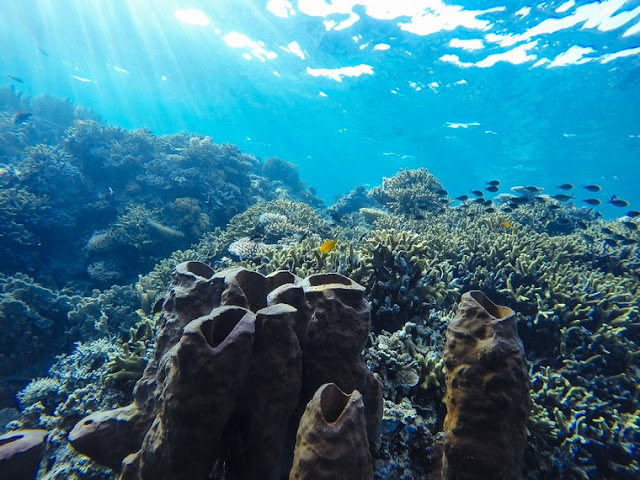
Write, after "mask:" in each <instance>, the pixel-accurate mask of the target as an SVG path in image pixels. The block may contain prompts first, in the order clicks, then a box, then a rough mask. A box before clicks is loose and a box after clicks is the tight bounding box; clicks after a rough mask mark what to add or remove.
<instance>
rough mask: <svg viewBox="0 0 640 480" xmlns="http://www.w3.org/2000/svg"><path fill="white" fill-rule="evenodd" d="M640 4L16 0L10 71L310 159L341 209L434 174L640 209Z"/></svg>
mask: <svg viewBox="0 0 640 480" xmlns="http://www.w3.org/2000/svg"><path fill="white" fill-rule="evenodd" d="M638 6H639V5H638V3H637V2H635V1H633V0H627V1H622V0H616V1H613V0H607V1H602V2H597V1H594V2H568V1H567V2H559V1H558V2H544V3H540V4H534V3H531V4H529V3H527V2H499V1H498V2H488V3H487V2H457V3H455V2H454V3H446V2H440V1H438V2H435V1H434V2H426V1H425V2H420V1H403V2H398V4H397V5H395V4H391V3H389V2H383V1H371V2H369V1H366V2H323V1H303V2H300V3H299V4H296V2H293V3H290V2H287V1H269V2H259V1H254V2H244V1H241V2H210V1H203V2H198V1H194V2H188V3H185V2H178V1H163V2H161V3H160V4H159V3H158V2H152V1H146V0H141V1H136V2H133V1H117V2H109V3H102V2H84V1H65V2H63V3H62V4H61V3H58V2H54V1H33V0H29V1H28V2H26V3H25V2H22V1H15V2H14V1H11V0H7V1H6V2H5V3H4V5H3V10H4V13H3V15H2V17H1V18H0V22H2V24H1V26H2V29H1V31H2V33H1V34H0V35H2V37H1V41H2V45H3V46H4V48H3V54H2V66H3V71H4V72H5V73H9V74H12V75H15V76H18V77H20V78H22V79H24V80H25V84H24V85H20V87H21V91H24V92H25V93H27V94H30V95H39V94H43V93H46V94H50V95H54V96H58V97H62V98H69V99H71V100H72V101H73V102H74V103H78V104H81V105H83V106H85V107H87V108H91V109H93V110H94V111H96V112H97V113H99V114H100V115H101V116H102V118H104V119H105V121H106V122H108V123H112V124H116V125H120V126H123V127H125V128H139V127H142V126H145V127H148V128H150V129H151V130H152V131H153V132H155V133H157V134H164V133H174V132H177V131H189V132H196V133H202V134H206V135H210V136H212V137H213V138H214V139H215V140H216V141H218V142H229V143H233V144H235V145H238V146H239V147H240V148H241V149H242V150H243V151H245V152H247V153H250V154H253V155H257V156H260V157H269V156H278V157H280V158H283V159H285V160H288V161H291V162H294V163H295V164H296V165H298V166H299V167H300V172H301V175H302V178H303V179H304V180H306V181H308V182H310V183H311V184H313V185H314V186H315V188H317V190H318V192H319V194H320V196H321V197H322V198H324V199H326V200H328V201H331V200H333V198H334V197H335V196H337V195H341V194H343V193H345V192H346V191H348V190H350V189H351V188H352V187H353V186H354V185H357V184H368V185H372V186H373V185H377V184H378V183H379V181H380V178H381V177H382V176H389V175H392V174H393V173H394V172H395V171H397V170H398V169H399V168H418V167H427V168H429V169H430V170H431V171H432V172H434V173H435V174H436V175H437V176H438V177H439V178H440V179H441V180H442V181H443V182H444V184H445V187H446V188H447V189H449V190H451V191H452V192H463V191H466V190H468V189H469V188H472V187H474V186H477V185H481V184H482V182H483V181H484V180H486V179H490V178H493V177H498V178H502V179H504V180H505V181H506V182H507V183H509V184H512V185H521V184H526V185H528V184H535V185H538V184H539V185H541V186H544V187H546V188H551V187H553V186H554V185H555V184H557V183H558V182H561V183H564V182H566V181H571V182H573V183H577V184H586V183H602V184H603V187H605V191H606V193H607V194H619V195H621V196H622V197H624V198H629V200H630V201H631V200H633V201H634V202H635V203H638V202H640V198H638V196H637V195H638V194H637V191H636V189H635V185H634V184H635V182H634V179H635V178H637V177H638V165H639V164H640V162H639V160H640V159H639V157H638V155H639V153H638V152H639V151H640V149H639V148H638V142H640V137H639V135H640V131H638V124H639V122H638V115H639V114H638V110H639V109H638V108H637V107H636V106H637V105H638V104H639V103H640V100H639V98H638V95H640V93H639V92H640V88H639V86H638V82H639V81H640V80H638V79H639V78H640V75H638V58H639V57H638V55H639V51H638V48H639V47H638V11H637V10H636V9H637V8H638ZM341 69H345V70H341ZM4 81H5V82H8V79H7V78H6V77H5V78H4ZM569 172H570V173H571V175H567V174H568V173H569ZM610 213H611V214H612V215H613V214H615V213H616V212H615V211H611V212H610Z"/></svg>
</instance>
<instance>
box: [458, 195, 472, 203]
mask: <svg viewBox="0 0 640 480" xmlns="http://www.w3.org/2000/svg"><path fill="white" fill-rule="evenodd" d="M456 200H460V201H461V202H466V201H467V200H469V197H468V196H467V195H460V196H459V197H456Z"/></svg>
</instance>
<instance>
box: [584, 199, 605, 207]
mask: <svg viewBox="0 0 640 480" xmlns="http://www.w3.org/2000/svg"><path fill="white" fill-rule="evenodd" d="M583 202H585V203H588V204H589V205H594V206H595V205H600V204H601V203H602V202H601V201H600V200H598V199H597V198H587V199H586V200H583Z"/></svg>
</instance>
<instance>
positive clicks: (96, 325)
mask: <svg viewBox="0 0 640 480" xmlns="http://www.w3.org/2000/svg"><path fill="white" fill-rule="evenodd" d="M639 178H640V1H638V0H602V1H597V0H592V1H591V0H586V1H574V0H567V1H548V2H542V3H537V2H525V1H506V0H502V1H500V0H490V1H482V2H480V1H472V0H460V1H448V0H447V1H442V0H398V1H384V0H361V1H357V0H353V1H352V0H299V1H288V0H268V1H267V0H264V1H255V0H234V1H227V2H222V1H218V0H206V1H205V0H193V1H189V2H186V1H182V0H2V8H1V9H0V325H2V328H3V331H4V332H5V338H4V339H3V340H1V341H0V433H5V432H7V435H9V436H10V435H11V432H15V431H18V430H20V431H23V430H36V429H42V430H46V431H47V432H49V434H48V437H47V439H46V440H42V439H41V440H42V445H44V446H43V447H42V448H43V451H42V452H41V455H39V456H38V455H36V459H37V462H36V463H34V464H33V465H31V466H26V467H25V466H22V467H20V468H21V469H22V470H21V471H20V473H19V474H18V473H7V472H9V470H3V469H6V468H10V467H7V466H5V465H9V464H8V463H7V464H5V465H3V464H2V463H0V479H4V478H5V476H6V478H16V479H18V478H20V479H22V478H39V479H63V478H91V479H94V478H118V473H117V469H118V467H119V465H120V461H121V460H122V458H124V455H122V458H120V457H119V456H118V455H119V453H118V454H116V455H115V457H116V460H113V459H111V462H110V461H108V460H107V461H105V459H104V456H102V457H101V456H100V454H99V452H101V451H104V450H106V449H107V447H106V446H105V445H109V444H110V443H109V442H111V443H113V442H116V443H117V442H118V441H119V440H121V439H115V440H114V438H116V437H113V438H111V437H109V438H108V439H107V440H108V441H103V442H104V443H100V441H99V442H97V445H98V448H97V452H98V454H96V449H95V444H94V447H89V448H87V447H86V446H83V445H82V444H81V442H80V443H77V442H76V443H75V444H74V447H75V449H74V448H73V447H72V446H71V445H70V443H69V433H70V432H71V431H72V429H73V427H74V425H76V424H78V425H79V423H78V422H81V421H82V419H83V418H84V417H85V416H86V415H89V414H92V413H95V412H100V411H110V410H112V409H114V408H119V407H122V406H125V405H127V404H129V403H131V402H132V401H134V400H135V401H137V402H140V401H141V400H140V397H137V398H136V397H134V394H133V391H134V386H135V385H136V382H138V380H140V378H141V377H142V375H143V371H144V369H145V368H146V367H147V366H153V365H154V361H155V360H156V355H157V356H158V358H157V360H159V359H160V353H158V351H157V350H156V338H157V335H161V334H162V325H163V322H165V319H166V318H169V317H170V312H169V307H167V306H166V305H165V307H163V301H164V300H165V299H166V298H169V297H170V295H171V294H172V293H171V292H175V289H174V290H172V288H174V287H175V283H174V284H172V283H171V282H172V276H171V272H172V271H173V270H174V268H175V267H176V265H178V264H180V263H182V262H185V261H199V262H204V263H206V264H208V265H210V266H211V267H212V269H213V271H215V272H220V271H222V270H224V269H225V268H229V267H237V266H242V267H245V268H248V269H250V270H256V271H258V272H259V273H261V274H263V275H267V274H270V273H273V272H274V271H276V270H280V269H282V270H289V271H291V272H293V273H294V274H295V275H297V276H298V277H299V279H298V280H296V282H298V283H299V282H301V279H303V278H305V277H307V276H309V275H313V274H320V273H328V272H337V273H340V274H342V275H344V276H346V277H350V278H351V279H352V280H353V281H355V282H357V283H359V284H361V285H362V286H363V287H364V290H363V292H364V293H362V295H363V297H362V298H363V299H364V300H366V302H367V305H368V308H369V310H370V312H371V322H370V325H367V328H369V329H370V332H371V333H370V335H369V337H368V339H364V337H363V340H362V341H363V342H365V340H366V344H364V347H363V352H362V359H363V360H362V361H364V362H366V365H367V367H368V369H369V370H370V371H371V372H375V373H376V374H378V375H379V376H380V378H381V382H382V383H381V389H382V396H383V398H384V405H383V407H384V408H383V409H382V419H381V423H380V425H381V427H380V434H379V437H378V438H376V439H372V438H369V442H370V445H369V447H370V448H369V449H368V450H369V451H370V455H371V457H370V460H368V461H369V462H370V463H371V465H372V474H373V475H374V477H375V478H380V479H382V478H389V479H396V478H397V479H401V478H402V479H405V478H406V479H419V478H439V475H440V474H441V472H442V475H443V477H442V478H446V475H447V474H446V471H445V470H446V469H445V470H442V466H441V459H442V442H443V439H444V438H447V439H448V438H449V437H448V436H447V435H449V433H447V432H445V430H446V424H445V423H444V418H445V415H446V414H447V408H446V406H447V404H446V402H445V400H446V398H447V388H446V386H447V385H450V383H449V381H450V377H448V376H447V375H448V373H447V369H446V368H445V366H444V364H445V361H444V359H445V357H446V355H447V354H446V352H447V351H448V350H447V348H448V347H447V346H445V343H446V338H447V326H448V324H449V323H450V322H451V321H453V319H454V318H455V317H456V311H457V307H458V305H459V304H460V301H461V295H462V294H463V293H464V292H466V291H469V290H481V291H482V292H483V293H484V294H485V295H487V297H489V298H490V299H491V300H493V301H494V302H495V303H497V304H499V305H505V306H508V307H509V308H511V309H513V310H514V311H515V312H516V317H514V318H516V319H517V331H518V334H519V336H520V338H521V339H522V343H523V346H524V352H525V355H526V357H525V358H526V362H527V363H526V365H527V367H526V368H527V369H528V375H527V378H528V380H527V382H528V383H526V382H525V383H526V385H525V384H523V385H524V387H523V388H524V389H525V390H524V391H529V396H530V398H531V404H530V405H524V406H522V405H521V406H522V408H523V411H525V410H526V411H528V412H529V414H528V419H527V420H524V421H525V422H526V427H523V426H522V425H525V424H524V423H523V424H522V425H519V424H516V426H515V427H513V428H514V429H515V430H518V428H520V430H518V431H519V432H520V434H522V435H525V437H526V444H527V446H526V449H525V450H524V454H523V453H522V452H519V453H518V452H516V453H515V454H513V455H515V457H516V458H517V459H518V461H519V462H521V468H520V470H519V471H522V475H523V478H527V479H547V478H549V479H552V478H553V479H555V478H571V479H573V478H576V479H577V478H581V479H582V478H591V479H600V478H602V479H605V478H621V479H632V478H639V477H640V466H639V465H638V462H637V457H638V449H639V448H640V433H638V432H640V407H639V406H638V398H637V397H638V385H639V383H638V382H639V381H640V353H639V352H640V328H639V326H640V247H638V242H640V212H639V211H640V192H639V190H638V188H637V184H638V179H639ZM563 184H564V185H565V188H559V186H561V185H563ZM514 187H515V188H514ZM518 187H520V188H518ZM587 187H588V188H587ZM505 195H506V196H505ZM562 195H565V196H566V197H562ZM585 201H586V202H585ZM193 265H195V264H193ZM193 268H194V269H196V270H194V271H197V272H200V273H202V272H204V271H208V270H206V267H193ZM201 276H202V277H203V278H204V277H206V275H204V274H203V275H201ZM173 278H174V282H177V281H178V280H176V278H178V277H173ZM256 281H258V280H256ZM172 285H173V286H172ZM245 286H246V285H245ZM245 286H243V288H244V287H245ZM327 288H329V287H327ZM332 288H335V286H334V287H332ZM167 292H168V293H167ZM194 295H195V294H194ZM207 301H209V300H207ZM194 302H195V303H197V301H196V300H194ZM265 302H266V299H265ZM214 303H215V302H214ZM163 308H164V309H163ZM458 314H459V313H458ZM190 320H193V319H190ZM365 330H366V329H365ZM159 332H160V333H159ZM296 334H297V335H299V336H301V334H300V333H299V332H297V333H296ZM174 340H175V342H177V339H174ZM299 340H300V343H301V344H302V345H303V350H302V355H303V357H304V355H306V353H305V350H304V344H305V340H304V339H303V338H302V336H301V338H300V339H299ZM337 343H339V342H337ZM356 343H357V342H356ZM154 352H155V353H154ZM357 353H358V352H356V357H357V356H358V355H357ZM305 358H306V357H305ZM358 358H359V357H358ZM239 363H240V362H239ZM154 368H155V367H154ZM146 371H147V372H150V373H148V375H149V378H154V380H153V381H154V382H155V381H156V380H155V377H153V375H152V373H153V371H154V370H153V368H151V367H149V368H147V370H146ZM145 375H147V374H146V373H145ZM145 378H146V379H147V380H148V378H147V377H145ZM302 378H303V383H304V381H306V380H305V378H306V377H304V374H303V377H302ZM258 383H259V382H258ZM323 383H324V382H323ZM356 383H357V382H356ZM350 385H351V384H349V383H348V382H347V383H346V384H345V385H342V386H341V388H343V389H345V390H350V389H353V388H355V387H352V386H350ZM359 385H360V384H359ZM243 388H245V387H243ZM140 390H142V387H140ZM303 390H304V388H303ZM314 390H315V389H314ZM243 391H244V390H243ZM449 391H450V389H449ZM312 393H313V392H312ZM346 393H350V392H349V391H347V392H346ZM230 395H231V394H230ZM231 396H233V395H231ZM364 397H365V404H366V405H367V406H368V407H369V406H370V405H371V404H368V403H366V402H372V401H373V400H371V398H373V393H371V392H369V393H366V392H365V394H364ZM234 398H235V397H234ZM300 398H301V399H300V400H299V403H298V406H297V407H296V408H297V410H295V412H293V413H291V418H289V420H287V418H288V417H287V418H285V419H284V423H283V424H286V422H287V421H289V422H290V423H289V431H288V434H289V437H288V439H287V441H285V442H284V446H283V447H282V452H284V453H282V452H280V453H281V454H282V458H283V459H284V460H282V459H281V462H280V463H279V464H278V465H279V466H278V468H274V469H272V471H271V478H274V479H275V478H287V474H288V471H289V470H288V469H289V467H290V466H291V462H292V461H294V460H293V458H294V457H293V455H294V449H293V443H294V442H295V432H296V427H297V422H298V421H299V420H300V416H301V415H302V411H303V410H304V407H305V405H306V402H307V401H308V400H309V399H310V398H305V397H304V395H302V396H301V397H300ZM303 400H304V401H303ZM162 401H163V400H162V397H161V396H158V397H157V398H155V399H154V402H156V403H158V405H162ZM267 404H268V402H267ZM294 404H295V402H294ZM448 406H449V407H451V405H448ZM262 407H264V405H262ZM262 407H261V408H262ZM158 408H160V407H158ZM234 408H235V407H234ZM238 408H239V410H237V411H234V412H235V413H234V417H233V418H234V419H236V420H235V421H238V420H237V418H240V417H242V415H243V414H244V413H246V406H244V407H242V408H244V409H245V410H242V408H240V407H238ZM487 408H488V407H487ZM257 410H260V409H259V408H257ZM264 410H266V407H264ZM264 410H261V411H264ZM238 412H240V413H238ZM243 412H244V413H243ZM154 414H155V413H154ZM149 415H151V414H149ZM487 415H488V418H493V417H491V412H489V413H488V414H487ZM150 418H151V417H150ZM225 422H226V420H225ZM223 423H224V422H223ZM248 424H250V422H249V420H247V421H246V423H244V424H243V423H242V422H240V423H239V424H238V425H240V426H238V425H235V424H233V423H225V425H226V426H225V428H226V430H224V431H225V432H226V433H224V435H229V433H228V431H229V430H232V429H233V428H236V427H237V428H238V429H239V431H241V433H239V434H238V437H240V439H238V438H232V439H231V440H229V441H235V442H240V443H242V442H244V441H246V442H248V443H250V441H253V440H247V439H248V438H249V437H250V436H251V434H250V433H247V432H248V431H249V430H250V429H249V430H247V431H245V430H242V429H243V428H245V427H246V425H248ZM230 425H231V426H230ZM233 425H235V426H233ZM223 426H224V425H223ZM221 428H222V427H221ZM246 428H248V427H246ZM523 428H526V430H524V429H523ZM292 429H293V430H292ZM291 432H293V436H291ZM35 435H36V436H37V434H35ZM221 435H222V434H221ZM366 435H367V433H365V434H364V438H365V440H366V438H367V437H366ZM368 435H369V436H370V435H371V429H369V430H368ZM72 437H73V434H72ZM7 438H10V437H7ZM523 438H524V437H523ZM225 439H226V440H228V438H226V437H225ZM226 440H225V441H226ZM141 441H142V439H140V441H139V442H138V444H136V442H135V441H134V442H133V444H134V446H133V447H131V448H129V451H127V452H126V453H133V452H135V451H136V450H137V449H138V448H140V443H141ZM3 442H4V443H3ZM72 443H73V442H72ZM273 443H274V444H276V445H279V444H278V442H277V441H274V442H273ZM365 443H366V442H365ZM515 443H517V442H515ZM12 444H15V442H14V441H13V440H6V439H5V440H2V439H0V458H5V457H4V456H5V455H8V457H7V458H9V457H10V455H9V453H5V452H9V450H10V449H11V446H12ZM134 447H135V448H134ZM92 448H93V450H92ZM248 448H249V447H247V449H248ZM3 449H4V450H3ZM247 451H248V450H247ZM363 451H365V452H366V451H367V448H364V450H363ZM239 452H245V450H244V446H243V447H242V448H240V447H239ZM360 453H362V452H360ZM83 454H84V455H83ZM240 454H244V453H237V452H232V453H229V452H226V453H224V454H220V455H218V454H215V455H214V454H211V458H212V459H213V460H215V461H216V462H217V463H216V464H215V465H213V464H211V465H208V467H209V470H207V471H213V473H212V476H211V478H246V477H243V476H242V474H240V476H238V474H237V473H236V474H233V473H229V471H230V470H229V468H231V470H233V468H234V467H229V465H232V464H233V462H234V461H237V455H240ZM225 455H226V456H225ZM234 455H236V456H235V457H234ZM363 455H364V456H365V457H366V454H364V453H363ZM167 456H168V457H171V455H169V454H168V455H167ZM355 456H356V454H355V453H354V454H353V457H355ZM89 457H91V458H92V459H93V460H89ZM11 458H13V457H11ZM251 458H253V457H251ZM251 458H249V460H248V462H249V463H251V462H252V461H253V460H252V459H251ZM500 458H501V457H500ZM255 461H256V462H257V460H255ZM225 462H226V463H225ZM287 462H288V463H287ZM205 463H206V462H205ZM283 465H284V466H283ZM519 465H520V464H519ZM345 468H346V467H345ZM470 468H474V467H470ZM225 469H226V470H225ZM205 470H206V468H205ZM516 470H518V469H516ZM225 471H226V473H225ZM183 473H184V472H183ZM146 475H147V476H145V475H142V476H139V477H131V478H155V477H154V475H155V474H149V472H147V474H146ZM150 475H151V476H150ZM168 475H169V476H168V477H165V478H177V476H176V475H174V476H172V475H173V474H168ZM185 475H186V474H185ZM225 475H227V476H226V477H225ZM233 475H236V476H235V477H234V476H233ZM434 475H435V476H434ZM123 478H124V477H123ZM184 478H198V477H197V475H196V476H194V477H184ZM336 478H337V477H336ZM477 478H496V477H492V476H491V475H490V474H488V476H485V477H477ZM503 478H507V477H503Z"/></svg>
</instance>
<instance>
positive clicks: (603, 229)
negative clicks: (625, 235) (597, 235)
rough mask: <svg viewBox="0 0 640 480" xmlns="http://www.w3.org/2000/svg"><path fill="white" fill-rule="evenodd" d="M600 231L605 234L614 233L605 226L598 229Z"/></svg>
mask: <svg viewBox="0 0 640 480" xmlns="http://www.w3.org/2000/svg"><path fill="white" fill-rule="evenodd" d="M600 231H601V232H602V233H605V234H607V235H614V234H615V232H614V231H613V230H611V229H610V228H607V227H602V228H601V229H600Z"/></svg>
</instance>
